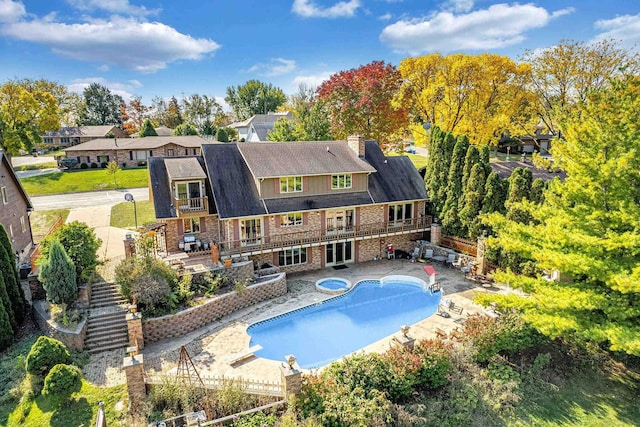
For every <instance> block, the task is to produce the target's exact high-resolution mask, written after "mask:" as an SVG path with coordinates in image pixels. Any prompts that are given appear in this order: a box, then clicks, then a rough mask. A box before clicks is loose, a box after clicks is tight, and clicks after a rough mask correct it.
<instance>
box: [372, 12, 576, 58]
mask: <svg viewBox="0 0 640 427" xmlns="http://www.w3.org/2000/svg"><path fill="white" fill-rule="evenodd" d="M572 12H573V9H570V8H569V9H562V10H559V11H556V12H553V13H550V12H548V11H547V10H546V9H544V8H542V7H537V6H534V5H532V4H524V5H521V4H514V5H507V4H495V5H492V6H490V7H489V8H488V9H483V10H477V11H474V12H470V13H467V14H461V15H455V14H453V13H451V12H439V13H436V14H434V15H432V16H429V17H424V18H420V19H412V20H408V19H403V20H401V21H398V22H396V23H394V24H391V25H389V26H387V27H385V28H384V30H383V31H382V33H381V34H380V40H381V41H382V42H383V43H385V44H387V45H389V46H391V47H392V48H393V49H394V50H395V51H397V52H408V53H410V54H412V55H418V54H421V53H425V52H434V51H440V52H450V51H455V50H462V49H468V50H485V49H495V48H502V47H506V46H511V45H514V44H517V43H520V42H522V41H523V40H524V39H525V36H524V34H525V33H526V32H527V31H530V30H532V29H535V28H541V27H544V26H546V25H547V24H549V22H550V21H551V20H552V19H553V18H555V17H558V16H562V15H565V14H568V13H572Z"/></svg>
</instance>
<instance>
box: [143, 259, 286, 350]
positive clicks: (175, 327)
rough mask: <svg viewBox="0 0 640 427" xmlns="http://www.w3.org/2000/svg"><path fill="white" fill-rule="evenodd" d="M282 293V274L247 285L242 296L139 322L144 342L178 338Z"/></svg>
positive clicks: (284, 280) (284, 282) (284, 286)
mask: <svg viewBox="0 0 640 427" xmlns="http://www.w3.org/2000/svg"><path fill="white" fill-rule="evenodd" d="M249 264H251V263H249ZM286 293H287V280H286V275H285V274H284V273H280V274H278V275H277V276H275V277H274V278H273V279H271V280H270V281H268V282H263V283H257V284H254V285H251V286H248V287H247V289H246V291H245V292H244V293H243V294H242V295H240V294H238V293H237V292H230V293H228V294H225V295H221V296H219V297H216V298H213V299H211V300H210V301H207V302H206V303H204V304H202V305H199V306H196V307H191V308H189V309H187V310H184V311H181V312H180V313H177V314H174V315H167V316H163V317H158V318H155V319H149V320H147V321H144V322H143V323H142V330H143V331H144V341H145V343H150V342H155V341H159V340H162V339H165V338H173V337H178V336H181V335H183V334H186V333H188V332H191V331H194V330H196V329H198V328H200V327H202V326H204V325H206V324H208V323H211V322H212V321H214V320H215V319H217V318H219V317H222V316H226V315H228V314H231V313H233V312H236V311H238V310H240V309H242V308H245V307H248V306H250V305H253V304H256V303H259V302H261V301H266V300H269V299H272V298H276V297H279V296H282V295H284V294H286ZM143 315H144V313H143Z"/></svg>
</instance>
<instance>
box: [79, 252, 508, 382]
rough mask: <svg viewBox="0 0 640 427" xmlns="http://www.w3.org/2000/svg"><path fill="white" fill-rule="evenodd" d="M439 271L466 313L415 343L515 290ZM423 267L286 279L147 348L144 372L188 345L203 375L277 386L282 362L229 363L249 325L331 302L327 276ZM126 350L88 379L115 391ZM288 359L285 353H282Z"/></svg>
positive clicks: (382, 344) (372, 266)
mask: <svg viewBox="0 0 640 427" xmlns="http://www.w3.org/2000/svg"><path fill="white" fill-rule="evenodd" d="M431 265H433V266H434V267H435V269H436V270H437V272H438V276H437V278H438V282H439V283H440V284H441V286H442V290H443V292H444V296H443V298H445V299H449V300H451V301H452V302H454V303H455V305H456V306H458V307H462V309H463V312H462V314H460V315H458V314H454V313H451V314H452V315H451V317H450V318H444V317H441V316H438V315H433V316H431V317H429V318H428V319H425V320H423V321H421V322H418V323H416V324H414V325H411V330H410V332H409V335H410V336H411V337H413V338H415V339H417V340H422V339H429V338H435V337H436V336H437V334H436V330H441V331H445V332H447V333H448V332H450V331H452V330H454V329H455V328H456V327H459V326H460V324H459V323H457V321H458V320H459V319H461V318H466V317H467V315H468V314H473V313H482V312H484V311H485V310H484V308H483V307H481V306H478V305H476V304H475V303H473V302H472V300H471V299H472V298H473V296H474V294H475V293H476V292H489V293H507V292H510V291H511V289H510V288H507V287H505V286H501V285H497V286H493V287H490V288H487V287H483V286H481V285H478V284H476V283H474V282H472V281H470V280H467V279H465V278H464V274H463V273H462V272H460V270H458V269H455V268H448V267H444V266H442V265H441V264H438V263H432V264H431ZM423 266H424V264H421V263H417V262H410V261H409V260H379V261H370V262H366V263H360V264H355V265H349V266H348V268H345V269H341V270H334V269H333V268H326V269H322V270H317V271H313V272H307V273H299V274H296V275H289V276H288V277H287V279H288V280H287V287H288V293H287V295H284V296H282V297H279V298H276V299H273V300H269V301H265V302H263V303H259V304H256V305H253V306H251V307H247V308H245V309H243V310H240V311H238V312H236V313H233V314H231V315H229V316H225V317H223V318H221V319H219V320H217V321H215V322H212V323H210V324H208V325H207V326H205V327H202V328H200V329H198V330H196V331H193V332H191V333H189V334H186V335H184V336H182V337H180V338H175V339H170V340H163V341H160V342H156V343H151V344H149V345H147V346H145V349H144V351H143V352H142V353H143V354H144V360H145V369H146V371H147V372H148V373H161V372H162V373H170V371H171V370H172V369H174V368H176V367H177V363H178V357H179V354H180V347H181V346H182V345H184V346H186V348H187V351H188V352H189V354H190V355H191V358H192V359H193V361H194V363H195V366H196V369H198V371H199V373H200V374H201V375H215V376H220V375H224V376H227V377H234V378H244V379H257V380H267V381H279V380H280V371H279V366H280V365H281V364H282V362H283V361H284V359H283V361H273V360H267V359H262V358H256V357H254V358H249V359H246V360H245V361H243V362H241V363H237V364H234V365H233V366H231V364H230V362H231V361H232V360H233V359H235V358H237V357H238V356H239V355H241V354H243V353H244V352H246V351H247V350H248V349H249V340H250V337H249V335H248V334H247V333H246V328H247V326H248V325H249V324H251V323H255V322H258V321H260V320H263V319H266V318H269V317H272V316H275V315H278V314H282V313H285V312H288V311H291V310H294V309H297V308H300V307H303V306H306V305H309V304H314V303H317V302H320V301H324V300H326V299H328V298H331V295H328V294H323V293H320V292H317V291H316V290H315V286H314V285H315V282H316V281H317V280H319V279H322V278H327V277H342V278H345V279H348V280H350V281H351V283H353V284H355V283H357V282H358V281H360V280H365V279H379V278H381V277H384V276H389V275H408V276H413V277H418V278H420V279H423V280H425V281H428V278H427V277H426V274H425V272H424V270H423ZM392 338H393V336H389V337H386V338H384V339H382V340H380V341H378V342H375V343H373V344H371V345H369V346H367V347H365V348H364V349H363V350H364V351H378V352H382V351H385V350H386V349H388V348H389V346H390V345H391V341H392ZM124 356H125V354H124V350H117V351H111V352H105V353H101V354H98V355H93V356H92V358H91V362H90V363H89V364H88V365H87V366H86V367H85V369H84V371H85V372H84V373H85V377H86V378H87V379H88V380H89V381H91V382H93V383H94V384H97V385H104V386H111V385H116V384H122V383H124V382H125V375H124V372H122V370H121V369H120V367H121V365H122V358H123V357H124ZM283 356H284V353H283Z"/></svg>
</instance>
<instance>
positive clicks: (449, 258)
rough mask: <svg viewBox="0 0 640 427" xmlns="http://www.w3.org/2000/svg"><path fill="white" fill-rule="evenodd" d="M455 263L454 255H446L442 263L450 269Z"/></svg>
mask: <svg viewBox="0 0 640 427" xmlns="http://www.w3.org/2000/svg"><path fill="white" fill-rule="evenodd" d="M455 261H456V254H449V255H447V259H446V261H445V262H444V265H448V266H449V268H451V267H452V266H453V263H454V262H455Z"/></svg>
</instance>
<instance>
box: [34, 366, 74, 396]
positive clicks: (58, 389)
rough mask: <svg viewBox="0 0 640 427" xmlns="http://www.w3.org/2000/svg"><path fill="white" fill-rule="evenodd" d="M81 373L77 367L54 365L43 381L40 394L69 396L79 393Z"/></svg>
mask: <svg viewBox="0 0 640 427" xmlns="http://www.w3.org/2000/svg"><path fill="white" fill-rule="evenodd" d="M81 387H82V373H81V372H80V369H79V368H78V367H77V366H73V365H65V364H62V363H59V364H57V365H55V366H54V367H53V368H51V370H50V371H49V373H48V374H47V376H46V377H45V379H44V387H43V388H42V394H43V395H47V394H52V395H61V396H70V395H71V394H72V393H74V392H77V391H80V388H81Z"/></svg>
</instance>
